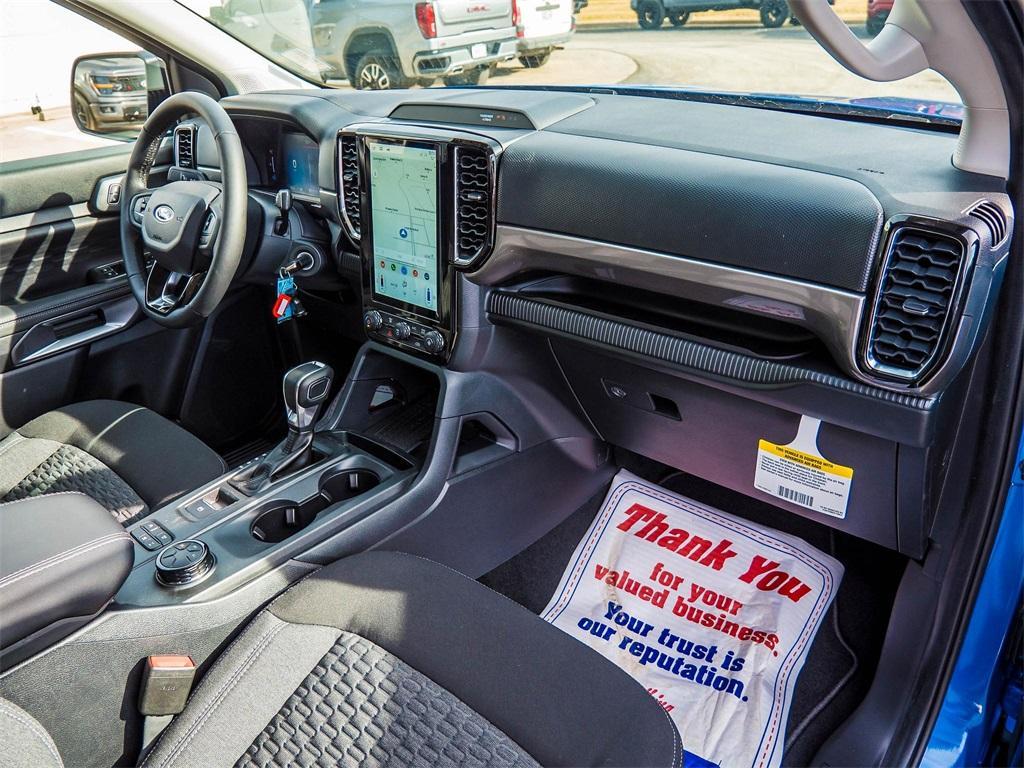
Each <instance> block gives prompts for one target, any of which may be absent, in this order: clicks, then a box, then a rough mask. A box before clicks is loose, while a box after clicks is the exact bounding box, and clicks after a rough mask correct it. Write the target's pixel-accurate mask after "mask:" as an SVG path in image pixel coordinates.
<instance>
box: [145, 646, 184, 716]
mask: <svg viewBox="0 0 1024 768" xmlns="http://www.w3.org/2000/svg"><path fill="white" fill-rule="evenodd" d="M195 677H196V663H195V662H194V661H193V660H192V657H191V656H173V655H165V656H149V657H147V658H146V666H145V667H144V668H143V670H142V684H141V685H140V686H139V712H140V713H142V714H143V715H146V716H147V717H148V716H150V715H176V714H178V713H179V712H181V710H183V709H184V708H185V702H186V701H188V695H189V693H191V692H192V682H193V681H194V680H195Z"/></svg>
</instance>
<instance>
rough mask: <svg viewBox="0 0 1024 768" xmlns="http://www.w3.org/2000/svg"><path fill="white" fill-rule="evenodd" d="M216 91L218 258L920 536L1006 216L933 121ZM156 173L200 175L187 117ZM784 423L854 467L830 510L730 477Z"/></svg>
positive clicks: (211, 160) (624, 100) (616, 426)
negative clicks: (288, 277)
mask: <svg viewBox="0 0 1024 768" xmlns="http://www.w3.org/2000/svg"><path fill="white" fill-rule="evenodd" d="M222 105H223V106H224V107H225V109H226V110H227V111H228V113H229V114H230V115H231V117H232V119H233V121H234V123H235V125H236V127H237V129H238V132H239V135H240V137H241V139H242V144H243V146H244V147H245V149H246V151H247V170H248V175H249V184H250V189H251V197H252V198H253V199H254V200H255V201H257V202H256V204H257V205H259V206H260V207H262V208H263V212H264V224H263V226H262V227H261V229H260V231H259V233H258V234H256V235H254V236H253V241H254V242H253V245H252V256H251V259H250V261H249V263H248V264H247V265H246V267H245V274H244V275H243V276H242V279H245V280H248V281H250V282H254V283H262V284H266V285H269V284H270V282H271V281H272V280H273V279H274V277H275V275H276V273H277V271H278V269H279V268H280V267H281V265H282V264H283V263H285V262H286V261H288V260H289V259H293V258H294V257H295V255H296V254H297V253H305V254H308V255H309V260H307V261H303V262H302V265H303V266H301V268H300V269H299V271H298V272H297V273H296V274H295V276H296V280H297V282H298V283H299V286H300V289H302V290H304V291H307V292H308V295H309V297H310V300H311V301H315V302H319V303H325V304H329V305H331V304H333V305H336V306H335V307H334V308H335V310H336V311H335V312H334V313H333V315H332V317H334V318H335V322H337V323H338V325H339V327H338V330H339V331H340V332H342V333H345V334H347V335H350V336H352V337H353V338H359V339H365V338H369V339H370V340H371V341H372V342H374V343H376V344H378V345H381V346H382V347H384V348H388V349H392V350H395V351H396V352H398V353H400V354H407V355H410V356H412V357H413V358H416V359H419V360H421V361H424V362H425V363H427V364H430V365H439V366H446V367H447V368H448V369H449V370H454V371H459V370H479V369H480V368H481V366H486V365H493V366H495V368H496V369H499V368H502V367H503V366H504V367H505V368H506V369H507V368H508V367H509V366H514V364H515V360H516V359H517V355H523V354H531V355H532V354H535V353H536V350H538V349H540V350H543V354H544V355H545V356H546V357H547V358H548V359H549V360H551V361H553V364H554V366H555V367H556V369H557V371H558V374H559V376H560V378H561V380H562V384H563V386H564V388H565V390H566V392H567V393H568V394H567V397H569V398H570V399H571V400H572V401H573V402H574V404H575V407H576V408H578V409H579V410H580V411H581V412H582V413H583V414H585V416H586V419H587V421H588V422H589V424H590V425H591V426H592V427H593V429H594V431H595V433H596V434H597V435H598V436H600V437H601V438H602V439H604V440H605V441H606V442H607V443H610V444H612V445H614V446H618V447H620V448H624V449H627V450H630V451H635V452H636V453H639V454H641V455H644V456H647V457H650V458H652V459H655V460H658V461H661V462H664V463H665V464H668V465H670V466H673V467H677V468H679V469H681V470H683V471H686V472H689V473H692V474H694V475H697V476H699V477H702V478H704V479H706V480H710V481H712V482H715V483H717V484H719V485H723V486H725V487H727V488H731V489H733V490H737V491H740V492H742V493H745V494H747V495H750V496H753V497H755V498H759V499H762V500H764V501H766V502H768V503H770V504H771V505H773V506H774V507H775V508H776V509H778V510H781V511H782V512H783V513H793V514H798V515H802V516H805V517H812V518H814V519H816V520H818V521H820V522H822V523H823V524H825V525H828V526H831V527H835V528H837V529H840V530H845V531H848V532H850V533H853V534H855V535H857V536H860V537H862V538H866V539H868V540H871V541H874V542H876V543H878V544H881V545H883V546H886V547H889V548H891V549H894V550H899V551H901V552H903V553H904V554H907V555H910V556H919V555H920V554H921V553H922V552H923V550H924V548H925V546H926V540H927V535H928V530H929V525H930V517H931V514H932V512H931V510H933V509H934V506H935V500H936V498H937V495H938V494H939V493H940V492H941V489H942V466H943V462H944V461H945V460H946V457H947V455H948V445H946V444H945V443H940V442H939V441H937V440H936V439H935V436H936V434H937V433H938V432H939V427H940V425H942V424H944V423H949V422H950V421H951V420H952V419H954V418H955V416H956V414H957V413H958V411H959V409H960V408H961V407H962V403H961V402H959V401H958V394H957V393H958V392H960V391H962V387H963V385H964V379H965V378H966V372H968V371H969V369H970V363H971V360H972V357H973V356H974V355H975V354H976V352H977V350H978V348H979V347H980V346H981V345H982V343H983V340H984V336H985V330H986V325H987V323H988V319H989V315H990V314H991V312H992V309H993V307H994V305H995V302H996V299H997V296H998V289H999V283H1000V278H1001V274H1002V269H1003V265H1004V263H1005V259H1006V255H1007V252H1008V247H1009V242H1008V241H1009V232H1010V231H1011V226H1012V217H1013V211H1012V209H1011V207H1010V204H1009V199H1008V197H1007V196H1006V195H1005V193H1004V191H1003V189H1002V182H1001V180H998V179H994V178H991V177H986V176H980V175H976V174H970V173H966V172H963V171H960V170H958V169H957V168H955V167H954V166H953V165H952V163H951V161H950V158H951V157H952V155H953V153H954V149H955V145H956V135H955V134H954V133H949V132H945V131H943V130H932V129H927V128H923V127H914V126H903V125H899V126H896V125H886V124H878V123H871V122H864V121H858V120H852V119H838V118H834V117H826V116H820V115H807V114H798V113H791V112H781V111H774V110H770V109H759V108H755V107H738V106H726V105H720V104H714V103H707V102H703V101H690V100H683V99H674V98H641V97H636V96H629V95H619V94H616V93H614V92H613V91H610V90H601V91H600V92H564V91H554V90H551V91H548V90H515V89H491V90H485V89H454V90H436V91H435V90H421V91H414V92H363V93H350V92H332V91H320V90H310V91H289V92H274V93H257V94H248V95H243V96H234V97H229V98H226V99H224V100H223V101H222ZM175 173H177V174H181V176H182V177H189V175H191V174H201V175H203V176H206V177H208V178H214V179H216V178H217V177H218V174H219V171H218V168H217V157H216V149H215V146H214V143H213V141H212V139H211V137H210V136H209V133H208V131H206V129H205V128H204V126H202V125H199V124H197V123H195V122H191V123H185V124H182V125H179V127H178V128H177V130H176V132H175V167H174V168H173V169H172V178H173V174H175ZM281 190H287V192H288V195H287V196H286V199H284V200H283V199H282V195H281V194H280V191H281ZM282 222H284V225H283V226H282ZM307 264H311V265H312V266H308V267H307V266H305V265H307ZM300 295H302V294H300ZM526 350H529V353H527V352H526ZM802 418H807V419H815V420H820V422H821V426H820V429H819V431H818V433H817V445H818V448H819V449H820V451H821V453H822V454H823V455H825V456H828V457H829V458H830V460H832V461H833V462H835V463H836V464H837V465H841V466H846V467H850V468H852V471H853V472H854V473H855V475H856V477H857V480H858V482H856V483H854V485H853V487H852V491H851V495H850V498H849V501H848V504H847V505H846V507H845V509H844V510H843V512H842V514H841V515H837V514H829V513H823V512H822V511H821V510H820V508H819V507H818V506H817V505H814V504H813V503H808V499H801V498H797V497H795V496H793V495H792V494H788V495H787V494H786V493H785V490H786V489H784V488H782V487H781V486H780V487H779V489H778V490H777V492H776V491H775V490H773V489H764V488H759V487H755V485H754V478H753V475H754V466H753V462H752V458H751V456H752V451H755V450H756V446H757V445H758V444H759V441H762V440H767V441H769V442H772V443H777V444H785V443H788V442H789V441H790V440H792V439H793V436H794V434H795V433H796V431H797V424H798V422H799V421H800V420H801V419H802Z"/></svg>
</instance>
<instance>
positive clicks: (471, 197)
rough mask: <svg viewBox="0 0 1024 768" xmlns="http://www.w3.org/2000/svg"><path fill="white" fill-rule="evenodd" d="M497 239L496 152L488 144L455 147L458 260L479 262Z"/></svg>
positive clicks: (456, 242) (467, 263)
mask: <svg viewBox="0 0 1024 768" xmlns="http://www.w3.org/2000/svg"><path fill="white" fill-rule="evenodd" d="M493 242H494V155H492V154H491V152H490V150H488V149H487V148H485V147H466V146H460V147H457V148H456V149H455V263H456V264H457V265H459V266H462V267H466V266H470V265H472V264H476V263H478V262H479V261H480V260H481V259H483V258H484V257H485V256H486V255H487V253H488V252H489V251H490V249H491V245H492V244H493Z"/></svg>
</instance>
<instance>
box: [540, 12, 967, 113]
mask: <svg viewBox="0 0 1024 768" xmlns="http://www.w3.org/2000/svg"><path fill="white" fill-rule="evenodd" d="M855 31H858V32H859V33H860V34H863V30H855ZM594 50H597V51H603V52H614V53H617V54H621V55H623V56H627V57H629V58H630V59H632V60H633V61H634V62H635V63H636V69H635V71H634V72H633V73H632V74H631V75H629V76H628V77H626V78H624V79H623V80H621V81H609V80H602V79H599V78H596V77H595V78H594V79H593V80H592V81H591V82H594V83H602V84H607V83H611V82H626V83H631V84H638V85H640V84H643V85H651V84H654V85H679V86H687V87H692V88H706V89H710V90H718V91H742V92H748V93H749V92H753V93H772V94H793V95H809V96H822V97H827V96H831V97H840V98H842V97H866V96H890V95H895V96H914V97H917V98H923V99H935V100H939V101H954V102H958V101H959V97H958V96H957V94H956V91H954V90H953V88H952V86H950V85H949V83H947V82H946V80H945V79H943V78H942V77H941V76H940V75H938V74H936V73H934V72H931V71H929V72H923V73H921V74H919V75H915V76H914V77H911V78H908V79H906V80H903V81H900V82H897V83H875V82H872V81H869V80H865V79H863V78H861V77H858V76H856V75H854V74H853V73H851V72H849V71H847V70H846V69H845V68H843V67H842V66H841V65H840V64H838V63H837V62H836V61H835V60H834V59H833V58H832V57H831V56H829V55H828V54H827V53H826V52H825V51H824V50H823V49H822V48H821V47H820V46H819V45H818V44H817V43H816V42H815V41H814V40H813V39H812V38H811V37H810V35H808V34H807V32H806V31H805V30H804V29H803V28H801V27H790V26H787V27H783V28H781V29H764V28H760V27H743V28H738V27H735V26H732V25H730V26H724V25H720V26H713V25H704V26H699V27H689V26H687V27H682V28H680V29H674V28H671V27H666V28H664V29H660V30H656V31H646V30H641V29H639V28H637V27H632V28H630V27H623V28H621V29H616V30H606V29H602V30H599V31H591V30H579V31H578V32H577V33H576V35H575V36H574V37H573V39H572V40H571V41H570V42H569V43H568V45H567V46H566V50H565V51H556V52H555V54H554V55H553V56H552V58H551V62H550V64H551V65H553V64H555V62H556V61H557V58H558V57H559V56H561V55H564V54H567V53H570V52H572V53H577V52H581V51H594ZM543 72H544V70H543V69H541V70H538V74H543Z"/></svg>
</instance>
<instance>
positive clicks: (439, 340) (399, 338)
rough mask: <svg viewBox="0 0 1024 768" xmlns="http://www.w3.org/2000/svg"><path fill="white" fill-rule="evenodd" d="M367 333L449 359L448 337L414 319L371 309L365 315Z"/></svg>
mask: <svg viewBox="0 0 1024 768" xmlns="http://www.w3.org/2000/svg"><path fill="white" fill-rule="evenodd" d="M363 327H364V328H365V329H366V335H367V336H369V337H370V338H371V339H373V340H374V341H380V342H383V343H385V344H390V345H391V346H395V347H399V348H405V349H407V350H412V351H414V352H419V353H420V354H424V355H429V356H430V357H435V358H442V359H447V357H448V346H449V344H448V339H447V338H445V335H444V334H443V333H441V331H439V330H437V328H434V327H431V326H429V325H423V324H421V323H418V322H416V321H414V320H409V319H408V318H405V317H399V316H398V315H394V314H391V313H390V312H386V311H383V310H379V309H371V310H370V311H368V312H367V313H366V314H365V315H363Z"/></svg>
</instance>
